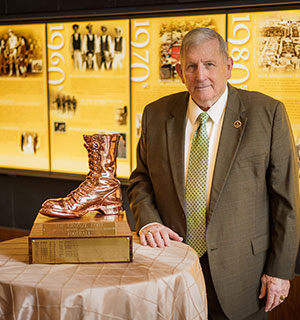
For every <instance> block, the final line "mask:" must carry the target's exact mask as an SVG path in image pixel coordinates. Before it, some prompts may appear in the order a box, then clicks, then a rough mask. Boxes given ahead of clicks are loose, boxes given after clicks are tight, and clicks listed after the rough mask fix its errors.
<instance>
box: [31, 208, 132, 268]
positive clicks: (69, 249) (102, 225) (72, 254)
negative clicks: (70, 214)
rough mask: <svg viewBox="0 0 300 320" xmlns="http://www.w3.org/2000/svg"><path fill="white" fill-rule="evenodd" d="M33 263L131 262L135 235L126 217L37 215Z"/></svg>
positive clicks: (33, 232) (93, 214) (34, 227)
mask: <svg viewBox="0 0 300 320" xmlns="http://www.w3.org/2000/svg"><path fill="white" fill-rule="evenodd" d="M28 241H29V262H30V263H101V262H131V261H132V233H131V230H130V227H129V225H128V222H127V220H126V214H125V213H124V212H123V213H122V214H119V215H101V214H98V213H97V212H94V211H91V212H89V213H87V214H86V215H84V216H83V217H81V218H74V219H57V218H50V217H46V216H43V215H41V214H38V216H37V217H36V219H35V221H34V224H33V227H32V229H31V231H30V234H29V237H28Z"/></svg>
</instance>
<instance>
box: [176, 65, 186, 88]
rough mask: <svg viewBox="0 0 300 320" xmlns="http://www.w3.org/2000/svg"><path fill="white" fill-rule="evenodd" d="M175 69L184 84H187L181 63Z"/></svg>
mask: <svg viewBox="0 0 300 320" xmlns="http://www.w3.org/2000/svg"><path fill="white" fill-rule="evenodd" d="M175 69H176V72H177V74H178V75H179V77H180V79H181V81H182V83H185V82H184V77H183V72H182V68H181V64H180V63H177V64H176V65H175Z"/></svg>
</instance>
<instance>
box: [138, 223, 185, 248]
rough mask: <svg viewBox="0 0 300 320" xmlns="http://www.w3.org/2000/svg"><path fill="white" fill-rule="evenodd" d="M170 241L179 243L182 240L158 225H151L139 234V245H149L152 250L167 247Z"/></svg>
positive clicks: (168, 229) (169, 230) (174, 233)
mask: <svg viewBox="0 0 300 320" xmlns="http://www.w3.org/2000/svg"><path fill="white" fill-rule="evenodd" d="M170 239H173V240H175V241H180V242H181V241H183V238H182V237H180V236H179V235H178V234H177V233H176V232H174V231H173V230H171V229H170V228H168V227H166V226H163V225H160V224H154V225H151V226H149V227H147V228H145V229H144V230H142V232H141V233H140V242H141V244H142V245H144V246H145V245H149V246H151V247H153V248H155V247H159V248H162V247H168V246H169V245H170Z"/></svg>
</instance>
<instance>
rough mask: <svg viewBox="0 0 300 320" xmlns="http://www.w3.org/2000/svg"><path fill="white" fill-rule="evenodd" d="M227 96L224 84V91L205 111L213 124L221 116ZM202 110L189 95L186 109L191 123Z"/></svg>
mask: <svg viewBox="0 0 300 320" xmlns="http://www.w3.org/2000/svg"><path fill="white" fill-rule="evenodd" d="M227 97H228V88H227V86H226V89H225V91H224V93H223V94H222V95H221V97H220V98H219V99H218V100H217V102H216V103H215V104H213V105H212V106H211V107H210V108H209V110H208V111H207V114H208V115H209V118H210V119H211V120H212V121H213V122H214V123H215V124H217V123H218V122H219V121H220V119H221V117H222V114H223V112H224V110H225V107H226V102H227ZM202 112H204V111H202V110H201V109H200V108H199V106H198V105H197V104H196V103H195V102H194V100H193V99H192V97H191V95H190V98H189V102H188V111H187V116H188V119H189V120H190V122H191V123H192V124H194V123H195V122H196V121H197V119H198V117H199V115H200V113H202Z"/></svg>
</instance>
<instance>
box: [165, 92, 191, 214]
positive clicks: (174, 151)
mask: <svg viewBox="0 0 300 320" xmlns="http://www.w3.org/2000/svg"><path fill="white" fill-rule="evenodd" d="M188 98H189V94H188V92H185V93H183V94H182V95H181V96H179V98H178V99H177V100H176V101H175V102H174V105H173V108H172V110H171V112H170V118H169V119H168V120H167V121H166V134H167V148H168V152H169V159H170V166H171V171H172V177H173V181H174V185H175V188H176V191H177V195H178V198H179V201H180V204H181V206H182V209H183V210H184V208H185V196H184V186H185V182H184V165H183V164H184V139H185V124H186V110H187V105H188Z"/></svg>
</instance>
